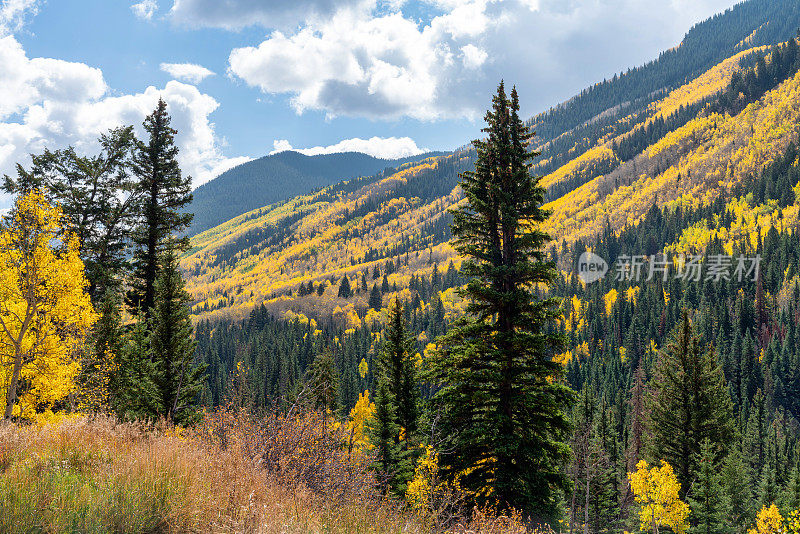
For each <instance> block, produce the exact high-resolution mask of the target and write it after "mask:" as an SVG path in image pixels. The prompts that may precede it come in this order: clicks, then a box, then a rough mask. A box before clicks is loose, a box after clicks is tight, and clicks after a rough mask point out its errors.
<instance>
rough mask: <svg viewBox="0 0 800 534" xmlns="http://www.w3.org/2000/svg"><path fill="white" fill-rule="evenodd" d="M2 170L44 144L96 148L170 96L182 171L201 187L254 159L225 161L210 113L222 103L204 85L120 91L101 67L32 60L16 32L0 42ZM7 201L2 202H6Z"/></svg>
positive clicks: (11, 168)
mask: <svg viewBox="0 0 800 534" xmlns="http://www.w3.org/2000/svg"><path fill="white" fill-rule="evenodd" d="M0 64H2V65H3V67H4V72H3V83H2V84H0V175H2V174H4V173H5V174H11V173H13V172H14V168H15V164H16V163H17V162H20V163H23V164H27V163H28V162H29V158H28V154H29V153H37V152H41V151H42V150H43V149H44V148H45V147H48V148H61V147H65V146H68V145H72V146H75V147H76V149H78V150H79V151H93V150H95V149H97V146H96V139H97V137H98V135H99V134H101V133H104V132H106V131H107V130H108V129H110V128H114V127H117V126H120V125H125V124H133V125H135V127H136V128H137V133H138V134H139V135H140V136H143V135H144V132H143V131H142V128H141V123H142V120H143V119H144V117H145V116H146V115H148V114H149V113H151V112H152V110H153V109H154V108H155V105H156V102H157V101H158V98H159V97H161V98H163V99H164V100H165V101H166V102H167V105H168V109H169V112H170V115H171V116H172V125H173V127H174V128H176V129H177V130H178V135H177V136H176V143H177V145H178V147H179V149H180V153H179V161H180V164H181V167H182V168H183V171H184V172H185V173H187V174H190V175H192V176H193V178H194V185H199V184H201V183H203V182H206V181H208V180H210V179H212V178H214V177H215V176H216V175H217V174H219V173H220V172H222V171H223V170H226V169H227V168H230V167H231V166H234V165H237V164H239V163H242V162H244V161H246V160H247V159H248V158H226V157H225V156H224V155H223V154H222V151H221V146H220V144H221V143H220V140H219V139H217V137H216V136H215V133H214V124H213V123H212V122H211V121H210V119H209V116H210V114H211V113H213V112H214V110H216V109H217V107H218V106H219V103H218V102H217V101H216V100H215V99H214V98H212V97H211V96H209V95H206V94H203V93H201V92H200V91H199V90H198V89H197V87H195V86H193V85H188V84H185V83H181V82H178V81H175V80H172V81H169V82H168V83H167V84H166V85H165V86H164V87H163V88H160V89H159V88H156V87H153V86H150V87H147V88H146V89H145V90H144V91H142V92H140V93H135V94H125V95H115V94H112V93H111V91H110V89H109V88H108V86H107V85H106V83H105V81H104V79H103V74H102V72H101V71H100V70H99V69H96V68H93V67H89V66H87V65H85V64H83V63H76V62H70V61H62V60H58V59H45V58H28V57H27V55H26V53H25V51H24V50H23V48H22V46H21V45H20V43H19V42H18V41H17V40H16V39H15V38H14V37H11V36H8V37H4V38H2V39H0ZM0 203H2V202H0Z"/></svg>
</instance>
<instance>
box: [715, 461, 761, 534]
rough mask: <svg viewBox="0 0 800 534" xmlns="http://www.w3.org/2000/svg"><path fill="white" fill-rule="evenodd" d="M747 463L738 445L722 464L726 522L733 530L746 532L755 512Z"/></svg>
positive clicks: (739, 533) (738, 533) (742, 533)
mask: <svg viewBox="0 0 800 534" xmlns="http://www.w3.org/2000/svg"><path fill="white" fill-rule="evenodd" d="M747 471H748V469H747V465H746V464H745V462H744V460H742V454H741V452H740V451H739V448H738V447H734V448H733V450H732V451H731V452H730V453H728V456H727V458H725V463H724V465H723V466H722V480H721V483H722V489H723V492H722V498H724V499H725V501H726V504H727V510H726V512H727V517H726V518H725V519H726V524H727V525H729V526H730V527H731V529H732V530H733V532H736V533H737V534H744V533H745V532H747V527H748V526H749V525H750V523H751V522H752V520H753V518H754V517H755V514H754V513H753V498H752V494H753V492H752V489H751V486H750V480H749V475H748V473H747Z"/></svg>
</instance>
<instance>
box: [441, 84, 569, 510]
mask: <svg viewBox="0 0 800 534" xmlns="http://www.w3.org/2000/svg"><path fill="white" fill-rule="evenodd" d="M518 113H519V101H518V97H517V93H516V90H512V92H511V98H510V99H509V98H508V97H507V96H506V93H505V89H504V86H503V84H502V83H501V84H500V86H499V87H498V90H497V94H496V95H495V97H494V99H493V106H492V109H491V110H489V111H488V112H487V113H486V117H485V118H486V122H487V127H486V128H485V129H484V131H485V132H486V133H487V134H488V138H487V139H485V140H478V141H474V142H473V144H474V145H475V148H476V149H477V152H478V158H477V161H476V163H475V170H474V171H472V172H466V173H464V174H463V175H462V177H461V178H462V180H461V188H462V190H463V191H464V194H465V196H466V199H467V202H466V204H465V205H463V206H462V207H459V208H456V209H455V210H454V211H453V216H454V219H453V224H452V227H451V229H452V233H453V237H454V241H453V245H454V247H455V248H456V250H457V251H458V252H459V253H460V254H461V255H462V256H464V257H466V258H467V259H466V260H465V262H464V264H463V267H462V273H463V274H464V275H465V276H467V277H469V278H470V280H469V282H468V284H467V286H466V288H465V289H464V291H463V292H462V295H463V296H464V297H466V298H467V299H468V301H469V304H468V308H467V312H468V316H467V317H465V318H464V319H462V320H460V321H459V322H458V323H457V324H456V325H455V326H454V327H453V328H452V329H451V330H450V332H449V333H448V334H447V335H446V336H445V337H444V338H442V339H441V340H440V346H441V349H440V350H439V351H438V354H437V355H436V356H435V357H434V358H433V359H432V361H431V366H430V371H431V374H430V379H431V381H433V382H435V383H437V384H438V391H437V392H436V394H435V396H434V399H433V402H434V407H435V409H436V410H438V411H439V414H438V415H440V417H441V419H440V429H441V431H442V434H443V436H445V440H446V441H445V445H444V447H443V450H442V451H441V457H440V459H441V464H440V465H441V467H442V473H443V474H444V475H445V476H448V477H451V478H454V477H455V476H456V475H457V474H459V473H465V474H463V475H462V476H461V477H460V479H459V480H460V484H461V485H462V486H463V487H465V488H467V489H469V490H471V491H473V492H474V494H475V495H477V497H476V500H478V501H484V502H486V501H495V502H497V504H498V505H499V506H500V507H501V508H503V507H509V506H512V507H515V508H518V509H521V510H523V511H524V512H525V513H527V514H532V515H534V516H535V517H538V518H539V519H540V520H547V519H549V518H552V517H554V516H555V515H557V513H558V512H557V510H558V504H557V503H558V502H559V500H560V499H561V498H562V497H563V495H564V493H565V492H566V491H567V490H568V488H569V480H568V478H567V476H566V475H565V473H564V469H563V468H564V465H565V464H566V462H567V460H568V458H569V447H568V446H567V444H566V443H565V440H566V438H567V432H568V430H569V422H568V420H567V417H566V415H565V413H564V409H565V408H566V407H567V406H569V405H570V404H571V402H572V400H573V393H572V391H571V390H570V389H569V388H568V387H567V386H565V385H563V383H562V380H561V377H562V373H563V370H562V367H561V365H560V364H559V363H557V362H555V361H553V356H554V354H555V353H556V351H558V350H560V348H561V347H562V345H563V338H562V337H561V336H560V335H557V334H555V333H553V330H552V329H551V325H552V324H553V321H554V319H555V318H556V317H557V315H558V311H557V303H556V302H555V300H554V299H543V298H542V297H541V295H540V290H539V289H538V287H539V286H540V285H547V284H550V283H552V282H553V280H554V278H555V269H554V266H553V265H552V264H551V263H549V262H546V261H545V254H544V252H543V250H542V249H543V246H544V244H545V243H546V242H547V240H548V239H549V238H548V236H547V235H546V234H544V233H543V232H542V231H540V230H539V229H538V228H537V227H536V225H537V224H539V223H541V222H542V221H544V220H545V218H546V217H547V215H548V213H547V212H546V211H545V210H543V209H542V208H541V205H542V203H543V202H544V195H545V192H544V189H543V188H541V187H540V186H539V185H538V178H535V177H532V176H531V175H530V172H529V167H530V164H529V161H530V160H531V158H533V157H534V156H535V155H536V154H535V153H533V152H529V151H528V149H527V146H528V143H529V142H530V139H531V137H532V135H533V134H532V133H530V132H529V131H528V128H527V127H526V126H525V124H524V123H523V122H522V121H521V120H520V118H519V115H518Z"/></svg>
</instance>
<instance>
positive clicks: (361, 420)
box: [345, 390, 375, 456]
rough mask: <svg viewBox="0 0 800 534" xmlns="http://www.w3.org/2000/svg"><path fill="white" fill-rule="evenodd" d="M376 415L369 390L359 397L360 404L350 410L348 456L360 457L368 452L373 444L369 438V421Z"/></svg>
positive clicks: (347, 427) (347, 426) (357, 403)
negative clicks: (363, 452) (354, 454)
mask: <svg viewBox="0 0 800 534" xmlns="http://www.w3.org/2000/svg"><path fill="white" fill-rule="evenodd" d="M374 413H375V403H374V402H372V401H371V400H370V399H369V390H364V393H361V394H359V395H358V402H356V405H355V406H354V407H353V409H352V410H350V419H349V420H348V421H347V425H346V427H345V428H346V429H347V434H348V436H349V437H348V454H353V453H356V456H358V455H360V454H361V452H362V451H368V450H370V449H371V448H372V444H371V443H370V441H369V436H367V428H366V425H367V421H369V420H370V419H371V418H372V416H373V414H374Z"/></svg>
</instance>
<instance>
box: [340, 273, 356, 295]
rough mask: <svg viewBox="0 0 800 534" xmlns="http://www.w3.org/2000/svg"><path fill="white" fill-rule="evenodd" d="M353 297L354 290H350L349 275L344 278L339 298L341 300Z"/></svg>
mask: <svg viewBox="0 0 800 534" xmlns="http://www.w3.org/2000/svg"><path fill="white" fill-rule="evenodd" d="M352 295H353V290H352V289H350V279H349V278H347V275H344V277H342V283H341V285H339V298H340V299H349V298H350V297H351V296H352Z"/></svg>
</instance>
